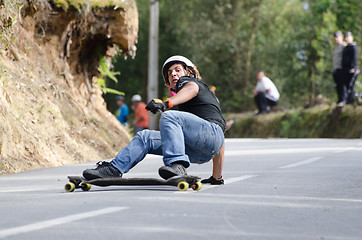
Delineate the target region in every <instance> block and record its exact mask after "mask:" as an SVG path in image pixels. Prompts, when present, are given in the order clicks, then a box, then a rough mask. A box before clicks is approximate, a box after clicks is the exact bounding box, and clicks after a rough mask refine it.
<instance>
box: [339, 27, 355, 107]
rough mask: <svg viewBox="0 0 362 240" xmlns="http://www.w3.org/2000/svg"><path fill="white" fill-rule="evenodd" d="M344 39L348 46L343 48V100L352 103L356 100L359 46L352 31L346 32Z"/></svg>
mask: <svg viewBox="0 0 362 240" xmlns="http://www.w3.org/2000/svg"><path fill="white" fill-rule="evenodd" d="M344 40H345V41H346V43H347V46H346V47H345V48H344V49H343V53H342V71H343V78H344V88H343V98H344V99H343V102H345V103H346V104H351V103H353V100H354V83H355V81H356V78H357V76H358V73H359V69H358V65H357V58H358V48H357V44H356V43H355V42H353V35H352V33H351V32H346V33H345V34H344ZM342 106H343V105H342Z"/></svg>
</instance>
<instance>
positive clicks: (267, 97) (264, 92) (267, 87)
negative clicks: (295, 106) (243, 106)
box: [253, 71, 280, 114]
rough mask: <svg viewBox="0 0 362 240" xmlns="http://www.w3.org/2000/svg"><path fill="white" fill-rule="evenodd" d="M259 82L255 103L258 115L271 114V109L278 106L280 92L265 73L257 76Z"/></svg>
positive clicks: (255, 90)
mask: <svg viewBox="0 0 362 240" xmlns="http://www.w3.org/2000/svg"><path fill="white" fill-rule="evenodd" d="M256 78H257V79H258V82H257V84H256V87H255V89H254V92H253V94H254V101H255V104H256V106H257V107H258V113H257V114H263V113H268V112H270V107H272V106H276V105H277V104H278V100H279V96H280V95H279V92H278V89H277V87H276V86H275V85H274V83H273V82H272V81H271V80H270V79H269V78H268V77H266V76H265V74H264V72H263V71H259V72H258V73H257V74H256Z"/></svg>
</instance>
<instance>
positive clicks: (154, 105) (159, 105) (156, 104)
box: [146, 98, 168, 114]
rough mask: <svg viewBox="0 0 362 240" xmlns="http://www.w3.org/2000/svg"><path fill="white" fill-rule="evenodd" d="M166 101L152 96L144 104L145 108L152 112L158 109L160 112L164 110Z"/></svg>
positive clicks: (154, 112)
mask: <svg viewBox="0 0 362 240" xmlns="http://www.w3.org/2000/svg"><path fill="white" fill-rule="evenodd" d="M167 107H168V106H166V103H165V102H164V101H162V100H161V99H157V98H154V99H152V100H151V101H150V102H149V103H148V104H147V106H146V110H148V111H151V112H152V113H153V114H156V113H157V112H158V111H159V110H161V111H162V112H163V111H165V109H166V108H167Z"/></svg>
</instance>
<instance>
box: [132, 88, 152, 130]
mask: <svg viewBox="0 0 362 240" xmlns="http://www.w3.org/2000/svg"><path fill="white" fill-rule="evenodd" d="M145 107H146V104H145V103H144V102H142V97H141V96H140V95H138V94H136V95H134V96H133V97H132V109H133V110H134V111H135V119H134V120H133V125H134V134H135V135H136V134H137V133H138V132H139V131H142V130H145V129H148V112H147V110H146V109H145Z"/></svg>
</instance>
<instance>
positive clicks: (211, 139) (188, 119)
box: [83, 56, 226, 184]
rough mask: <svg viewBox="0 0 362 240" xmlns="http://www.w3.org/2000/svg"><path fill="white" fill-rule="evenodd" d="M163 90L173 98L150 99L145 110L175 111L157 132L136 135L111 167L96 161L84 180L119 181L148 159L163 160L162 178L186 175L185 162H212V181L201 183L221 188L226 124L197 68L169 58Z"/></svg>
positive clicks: (179, 58)
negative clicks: (165, 99)
mask: <svg viewBox="0 0 362 240" xmlns="http://www.w3.org/2000/svg"><path fill="white" fill-rule="evenodd" d="M162 75H163V80H164V83H165V85H166V87H171V89H172V91H174V92H176V95H174V96H172V97H170V98H168V99H167V101H162V100H160V99H153V100H151V101H150V102H149V103H148V105H147V106H146V109H147V110H149V111H151V112H152V113H154V114H155V113H157V112H158V111H165V110H166V109H169V108H172V107H173V106H177V108H178V110H167V111H165V112H163V113H162V116H161V119H160V123H159V128H160V131H153V130H144V131H142V132H139V133H137V135H136V136H135V137H134V138H133V139H132V140H131V142H130V143H129V144H128V145H127V146H126V147H125V148H124V149H122V150H121V151H120V152H119V153H118V154H117V156H116V158H115V159H113V160H112V161H111V162H100V163H98V166H97V167H96V168H95V169H87V170H85V171H84V172H83V176H84V177H85V178H86V179H88V180H91V179H96V178H106V177H107V178H108V177H121V176H122V175H123V174H124V173H127V172H128V171H129V170H130V169H131V168H133V167H134V166H135V165H136V164H138V163H139V162H140V161H142V160H143V159H144V157H145V156H146V155H147V154H148V153H151V154H156V155H162V156H163V162H164V166H162V167H161V168H160V169H159V174H160V176H161V177H162V178H164V179H169V178H171V177H173V176H176V175H186V174H187V173H186V168H188V167H189V166H190V163H197V164H202V163H206V162H209V161H210V160H211V159H213V171H212V176H211V177H210V178H208V179H204V180H203V181H202V183H210V184H223V183H224V181H223V179H222V167H223V162H224V131H225V127H226V124H225V119H224V117H223V115H222V113H221V109H220V105H219V101H218V100H217V98H216V97H215V95H214V94H213V93H212V91H211V90H210V88H209V87H208V86H207V85H206V84H205V83H204V82H202V81H201V76H200V73H199V72H198V70H197V68H196V66H195V65H194V64H193V63H192V62H191V61H190V60H189V59H187V58H185V57H183V56H172V57H170V58H168V59H167V60H166V61H165V63H164V64H163V67H162Z"/></svg>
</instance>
